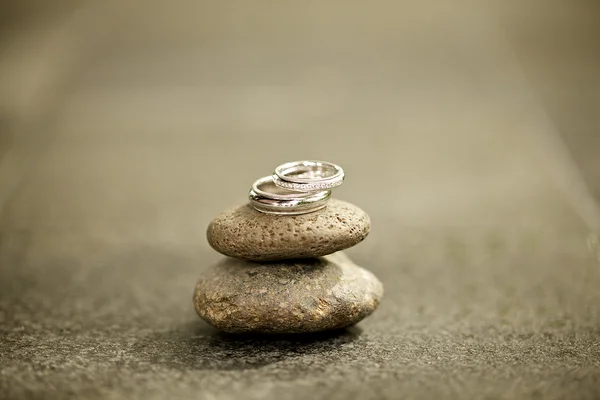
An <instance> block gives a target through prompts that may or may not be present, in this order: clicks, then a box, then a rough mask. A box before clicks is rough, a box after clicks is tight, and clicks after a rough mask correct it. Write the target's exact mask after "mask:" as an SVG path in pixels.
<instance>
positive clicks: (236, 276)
mask: <svg viewBox="0 0 600 400" xmlns="http://www.w3.org/2000/svg"><path fill="white" fill-rule="evenodd" d="M382 296H383V285H382V284H381V282H380V281H379V280H378V279H377V278H376V277H375V276H374V275H373V274H372V273H370V272H369V271H367V270H365V269H363V268H361V267H358V266H357V265H355V264H354V263H353V262H352V261H351V260H350V259H349V258H348V257H346V256H345V255H344V254H341V253H337V254H332V255H330V256H327V257H321V258H314V259H304V260H288V261H281V262H275V263H257V262H251V261H246V260H240V259H235V258H227V259H225V260H223V261H221V262H219V263H218V264H217V265H215V266H214V267H212V268H210V269H209V270H207V271H206V272H204V274H203V276H202V277H201V278H200V280H199V281H198V284H197V285H196V290H195V292H194V306H195V308H196V312H197V313H198V315H200V317H201V318H202V319H204V320H205V321H206V322H208V323H210V324H211V325H213V326H215V327H216V328H218V329H221V330H223V331H226V332H232V333H234V332H235V333H241V332H246V333H302V332H319V331H325V330H332V329H341V328H345V327H348V326H351V325H354V324H356V323H357V322H359V321H360V320H362V319H363V318H365V317H366V316H368V315H369V314H371V313H372V312H373V311H374V310H375V308H377V305H378V304H379V302H380V301H381V297H382Z"/></svg>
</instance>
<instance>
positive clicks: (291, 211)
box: [248, 176, 331, 215]
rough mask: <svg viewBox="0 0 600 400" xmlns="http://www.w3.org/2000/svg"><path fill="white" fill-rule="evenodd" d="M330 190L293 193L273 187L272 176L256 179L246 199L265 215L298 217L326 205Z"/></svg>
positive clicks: (292, 191)
mask: <svg viewBox="0 0 600 400" xmlns="http://www.w3.org/2000/svg"><path fill="white" fill-rule="evenodd" d="M329 196H331V190H320V191H313V192H302V191H294V190H290V189H285V188H281V187H279V186H277V185H275V183H274V181H273V177H272V176H265V177H264V178H260V179H258V180H257V181H256V182H254V184H253V185H252V189H250V193H249V195H248V197H249V198H250V204H252V206H253V207H254V208H255V209H257V210H258V211H260V212H262V213H265V214H277V215H298V214H307V213H310V212H313V211H317V210H320V209H321V208H323V207H325V206H326V205H327V201H328V200H329Z"/></svg>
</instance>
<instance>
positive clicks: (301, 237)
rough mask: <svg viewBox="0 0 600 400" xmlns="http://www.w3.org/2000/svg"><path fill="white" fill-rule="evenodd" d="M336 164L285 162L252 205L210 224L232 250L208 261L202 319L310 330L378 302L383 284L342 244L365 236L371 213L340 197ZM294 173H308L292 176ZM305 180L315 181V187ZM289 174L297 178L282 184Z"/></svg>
mask: <svg viewBox="0 0 600 400" xmlns="http://www.w3.org/2000/svg"><path fill="white" fill-rule="evenodd" d="M302 163H304V164H302ZM299 164H301V168H298V167H297V168H296V169H294V168H291V169H290V168H288V170H284V172H282V173H280V174H277V172H280V171H281V168H282V167H285V166H289V165H292V166H294V165H296V166H297V165H299ZM305 164H306V165H305ZM323 165H325V167H323ZM329 165H332V166H334V167H335V168H339V167H338V166H335V165H334V164H330V163H323V162H316V161H303V162H296V163H288V164H283V165H282V166H279V167H278V169H276V174H274V175H273V177H265V178H261V179H259V180H258V181H257V182H256V183H255V184H254V185H253V189H252V190H251V191H250V203H249V204H244V205H241V206H238V207H236V208H233V209H230V210H227V211H225V212H223V213H222V214H221V215H219V216H217V217H216V218H215V219H214V220H213V221H212V222H211V223H210V225H209V227H208V230H207V238H208V242H209V244H210V245H211V246H212V247H213V248H214V249H215V250H216V251H218V252H220V253H222V254H224V255H226V256H229V257H227V258H225V259H223V260H222V261H221V262H219V263H217V264H216V265H214V266H213V267H211V268H209V269H207V270H205V271H204V272H203V274H202V276H201V277H200V279H199V281H198V283H197V285H196V289H195V291H194V306H195V309H196V312H197V313H198V315H199V316H200V317H201V318H202V319H204V320H205V321H206V322H208V323H210V324H211V325H213V326H215V327H216V328H218V329H221V330H223V331H226V332H237V333H242V332H246V333H302V332H318V331H324V330H331V329H341V328H345V327H348V326H351V325H354V324H356V323H357V322H359V321H360V320H362V319H363V318H365V317H366V316H368V315H369V314H371V313H372V312H373V311H374V310H375V308H376V307H377V305H378V304H379V302H380V300H381V298H382V295H383V285H382V284H381V282H380V281H379V280H378V279H377V278H376V277H375V276H374V275H373V274H372V273H371V272H369V271H367V270H365V269H363V268H361V267H359V266H357V265H356V264H354V263H353V262H352V261H351V260H350V259H349V258H348V257H347V256H346V255H345V254H343V253H342V252H341V250H344V249H347V248H350V247H352V246H354V245H356V244H358V243H359V242H361V241H362V240H364V239H365V237H366V236H367V235H368V233H369V230H370V220H369V216H368V215H367V214H366V213H365V212H364V211H362V210H361V209H360V208H358V207H357V206H355V205H352V204H350V203H347V202H344V201H341V200H337V199H330V194H331V190H330V189H332V188H333V187H335V186H339V184H341V180H339V183H338V182H334V180H332V179H331V176H332V175H334V174H335V172H336V171H337V170H335V169H334V170H332V169H330V168H326V167H327V166H329ZM339 171H341V168H339ZM294 178H295V179H296V181H301V182H300V183H295V182H290V181H287V180H286V179H291V180H293V179H294ZM261 180H262V186H261ZM302 180H304V181H306V182H308V183H309V184H310V185H311V186H310V187H308V188H306V189H305V188H304V187H302V186H301V185H302V184H304V183H303V182H302ZM342 180H343V172H342ZM265 181H266V182H267V184H266V185H265V184H264V183H265ZM282 182H283V183H282ZM286 182H287V183H293V184H296V185H297V186H295V187H293V188H289V187H285V188H284V187H282V186H283V185H286ZM328 185H329V186H328ZM334 185H335V186H334ZM267 189H268V190H267ZM323 192H326V193H323ZM270 196H274V197H275V199H274V201H270V200H269V201H266V202H265V203H264V204H266V207H265V206H264V205H263V204H258V203H257V201H256V199H257V197H265V198H267V200H268V199H269V198H270ZM286 196H287V197H286ZM280 198H284V200H281V201H280V200H278V199H280ZM306 198H317V199H318V200H317V201H315V202H314V203H312V204H311V203H310V202H307V201H305V199H306ZM298 199H300V200H298ZM286 202H288V203H289V202H292V203H293V204H292V205H289V204H287V203H286ZM282 203H283V205H282ZM306 204H309V206H308V207H307V206H306ZM278 207H279V208H278Z"/></svg>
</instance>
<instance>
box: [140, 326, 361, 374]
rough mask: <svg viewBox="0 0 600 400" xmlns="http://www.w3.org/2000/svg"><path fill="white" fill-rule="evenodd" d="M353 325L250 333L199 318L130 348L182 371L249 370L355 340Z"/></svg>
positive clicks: (356, 331)
mask: <svg viewBox="0 0 600 400" xmlns="http://www.w3.org/2000/svg"><path fill="white" fill-rule="evenodd" d="M361 332H362V331H361V329H360V328H358V327H351V328H346V329H342V330H336V331H327V332H319V333H310V334H286V335H248V334H228V333H223V332H220V331H217V330H216V329H214V328H212V327H211V326H209V325H208V324H206V323H204V322H202V321H198V322H194V323H189V324H185V325H183V326H182V327H181V329H175V330H172V331H168V332H164V333H159V334H155V335H150V336H148V337H146V338H144V339H143V340H141V341H139V342H138V343H136V344H135V345H134V347H133V348H132V349H131V351H132V354H131V355H132V356H134V357H135V358H137V359H139V360H142V361H146V362H149V363H151V364H158V365H162V366H167V367H169V368H174V369H181V370H246V369H257V368H261V367H264V366H267V365H270V364H274V363H278V362H282V361H288V360H290V359H294V358H299V357H303V356H309V355H316V354H318V355H323V354H327V353H329V352H331V351H335V350H336V349H338V348H340V347H341V346H343V345H344V344H347V343H351V342H353V341H354V340H356V339H357V338H358V337H359V336H360V334H361Z"/></svg>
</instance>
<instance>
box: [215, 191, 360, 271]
mask: <svg viewBox="0 0 600 400" xmlns="http://www.w3.org/2000/svg"><path fill="white" fill-rule="evenodd" d="M370 227H371V221H370V219H369V216H368V215H367V214H366V213H365V212H364V211H363V210H361V209H360V208H358V207H357V206H355V205H353V204H350V203H347V202H345V201H341V200H337V199H331V200H330V201H329V203H328V205H327V207H325V208H324V209H323V210H319V211H315V212H313V213H309V214H304V215H297V216H278V215H268V214H264V213H261V212H259V211H256V210H255V209H254V208H253V207H252V206H251V205H249V204H245V205H242V206H239V207H236V208H234V209H231V210H228V211H225V212H224V213H222V214H221V215H219V216H218V217H216V218H215V219H214V220H213V221H212V222H211V223H210V225H209V226H208V230H207V234H206V235H207V238H208V242H209V243H210V245H211V246H212V247H213V248H214V249H215V250H217V251H218V252H220V253H222V254H224V255H226V256H230V257H237V258H243V259H247V260H254V261H269V260H284V259H291V258H308V257H320V256H324V255H327V254H332V253H335V252H336V251H340V250H344V249H347V248H350V247H352V246H354V245H356V244H357V243H359V242H361V241H362V240H364V239H365V237H367V235H368V234H369V230H370Z"/></svg>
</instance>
